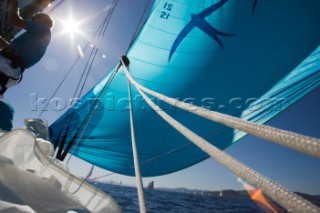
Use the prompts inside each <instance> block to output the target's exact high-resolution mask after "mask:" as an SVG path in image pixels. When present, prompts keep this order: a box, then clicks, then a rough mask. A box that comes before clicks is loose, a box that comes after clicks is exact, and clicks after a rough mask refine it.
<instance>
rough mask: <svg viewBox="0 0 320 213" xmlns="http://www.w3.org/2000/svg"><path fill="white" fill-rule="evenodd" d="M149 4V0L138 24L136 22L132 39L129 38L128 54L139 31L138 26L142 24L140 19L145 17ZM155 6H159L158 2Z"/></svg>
mask: <svg viewBox="0 0 320 213" xmlns="http://www.w3.org/2000/svg"><path fill="white" fill-rule="evenodd" d="M150 2H151V0H148V4H147V5H146V7H145V8H144V11H143V13H142V15H141V16H140V19H139V22H138V24H137V27H136V29H135V31H134V33H133V36H132V38H131V41H130V44H129V46H128V48H127V51H126V52H128V50H129V49H130V47H131V46H132V44H133V42H134V40H135V39H136V37H137V36H138V31H139V29H140V28H139V26H140V25H141V23H142V19H143V17H144V16H145V14H146V12H147V9H148V7H149V4H150ZM157 4H159V2H158V3H157ZM153 10H154V9H153ZM146 22H147V20H145V21H144V23H143V25H142V27H143V26H144V25H145V23H146Z"/></svg>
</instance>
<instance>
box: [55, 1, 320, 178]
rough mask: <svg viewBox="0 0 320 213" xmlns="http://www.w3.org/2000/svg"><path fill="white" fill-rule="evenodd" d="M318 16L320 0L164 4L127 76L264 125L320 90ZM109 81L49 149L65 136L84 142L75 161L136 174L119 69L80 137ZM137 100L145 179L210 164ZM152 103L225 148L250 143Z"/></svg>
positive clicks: (60, 123)
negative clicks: (93, 107)
mask: <svg viewBox="0 0 320 213" xmlns="http://www.w3.org/2000/svg"><path fill="white" fill-rule="evenodd" d="M319 11H320V1H319V0H308V1H302V0H281V1H278V0H243V1H239V0H201V1H199V0H157V1H155V3H154V6H153V9H152V11H151V13H150V16H149V18H148V20H147V22H146V24H145V26H144V27H143V29H142V31H141V32H140V34H139V36H138V37H137V39H136V40H135V42H134V44H133V45H132V47H131V48H130V50H129V52H128V54H127V56H128V58H129V59H130V62H131V63H130V71H131V74H132V75H133V76H134V78H135V79H136V80H137V81H138V82H139V83H140V84H142V85H143V86H145V87H147V88H149V89H152V90H155V91H157V92H159V93H163V94H165V95H167V96H170V97H174V98H177V99H179V100H182V101H185V102H192V103H194V104H196V105H198V106H202V107H205V108H208V109H210V110H216V111H220V112H223V113H227V114H230V115H233V116H237V117H242V118H243V119H246V120H249V121H254V122H257V123H265V122H266V121H268V120H269V119H271V118H273V117H274V116H275V115H277V114H278V113H279V112H281V111H282V110H284V109H285V108H286V107H288V106H290V105H291V104H292V103H294V102H295V101H296V100H298V99H299V98H301V97H302V96H304V95H305V94H306V93H308V92H309V91H311V90H312V89H314V88H315V87H316V86H318V85H319V84H320V81H319V79H320V73H319V70H320V56H319V55H320V49H318V50H316V49H317V47H318V46H319V44H320V27H319V24H320V13H319ZM308 56H309V57H308ZM307 57H308V58H307ZM306 58H307V59H306ZM305 59H306V60H305ZM304 60H305V61H304ZM303 61H304V62H303ZM302 62H303V63H302ZM298 65H299V66H298ZM110 75H111V74H109V75H107V76H106V77H105V78H104V79H102V80H101V81H100V82H99V83H98V84H97V85H96V86H95V87H94V88H92V89H91V90H90V91H89V92H88V93H87V94H86V95H85V96H84V97H83V98H82V100H81V101H80V102H79V103H78V104H77V105H76V106H74V107H73V108H72V109H70V110H69V111H67V112H66V113H65V114H64V115H63V116H61V117H60V118H59V119H58V120H57V121H56V122H54V123H53V124H52V125H51V129H52V132H53V134H52V141H57V137H58V135H60V136H61V137H62V135H64V134H65V132H67V129H68V134H67V142H66V144H65V146H67V144H68V143H69V142H70V140H71V139H72V138H73V137H74V136H76V138H79V137H80V136H81V140H80V141H79V144H78V146H77V147H76V149H75V151H74V154H75V155H76V156H78V157H80V158H82V159H84V160H86V161H88V162H90V163H92V164H95V165H97V166H99V167H102V168H105V169H108V170H111V171H114V172H117V173H121V174H125V175H134V169H133V157H132V148H131V139H130V125H129V111H128V92H127V79H126V77H125V74H124V72H123V71H122V70H120V71H119V73H118V74H117V75H116V76H115V78H114V79H113V81H112V82H111V84H110V86H109V87H108V90H107V93H106V95H104V96H103V98H102V101H101V102H100V104H99V106H98V107H97V109H96V111H95V113H94V114H93V115H92V119H91V121H90V123H89V125H88V126H87V128H86V130H85V132H84V133H83V134H81V135H80V134H78V135H76V133H77V132H78V130H79V128H80V126H81V123H83V121H84V120H85V119H86V117H87V116H88V112H89V111H90V108H91V106H92V104H93V102H94V99H95V98H97V97H99V94H100V93H101V91H102V90H103V88H104V86H105V85H106V83H107V82H108V80H109V78H110ZM133 97H134V100H133V104H134V121H135V131H136V140H137V148H138V153H139V160H140V163H142V165H141V173H142V175H143V176H155V175H163V174H167V173H171V172H175V171H178V170H181V169H183V168H186V167H188V166H191V165H194V164H196V163H198V162H200V161H202V160H204V159H206V158H207V157H208V156H207V155H206V154H205V153H203V152H202V151H201V150H199V149H198V148H197V147H195V146H194V145H192V144H191V143H189V141H188V140H187V139H186V138H184V137H183V136H181V135H180V134H179V133H177V132H176V131H175V130H174V129H173V128H172V127H171V126H169V125H168V124H167V123H166V122H164V121H163V120H162V119H161V118H160V117H159V116H158V115H157V114H156V113H155V112H154V111H152V110H151V109H150V108H149V107H148V106H147V104H146V103H145V101H144V100H143V99H142V98H141V96H140V95H139V94H138V92H137V91H136V90H135V89H134V88H133ZM154 101H155V102H156V103H158V104H159V105H160V107H162V108H163V109H164V110H166V112H167V113H169V114H170V115H171V116H173V117H174V118H175V119H177V120H178V121H180V122H181V123H182V124H184V125H185V126H187V127H188V128H190V129H191V130H193V131H194V132H196V133H197V134H199V135H200V136H202V137H204V138H205V139H207V140H208V141H210V142H211V143H212V144H214V145H216V146H217V147H219V148H221V149H225V148H227V147H228V146H230V145H232V144H233V143H234V142H235V141H237V140H239V139H241V138H242V137H243V136H244V135H245V134H244V133H243V132H239V131H236V130H233V129H231V128H227V127H224V126H222V125H219V124H217V123H214V122H210V121H207V120H205V119H203V118H199V117H196V116H195V115H193V114H191V113H190V112H185V111H182V110H180V109H177V108H175V107H172V106H168V105H166V104H165V103H163V102H162V101H160V100H157V99H154ZM191 110H192V109H191ZM89 116H90V115H89ZM67 127H68V128H67ZM59 133H60V134H59ZM75 144H76V143H75ZM75 144H74V146H75ZM71 151H72V149H71Z"/></svg>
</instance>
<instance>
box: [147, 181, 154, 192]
mask: <svg viewBox="0 0 320 213" xmlns="http://www.w3.org/2000/svg"><path fill="white" fill-rule="evenodd" d="M147 189H148V190H153V189H154V181H151V182H150V183H149V184H148V186H147Z"/></svg>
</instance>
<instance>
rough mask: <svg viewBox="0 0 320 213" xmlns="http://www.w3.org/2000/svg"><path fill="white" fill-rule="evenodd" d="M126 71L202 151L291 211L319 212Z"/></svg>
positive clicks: (154, 108)
mask: <svg viewBox="0 0 320 213" xmlns="http://www.w3.org/2000/svg"><path fill="white" fill-rule="evenodd" d="M124 71H125V73H126V74H127V77H128V79H130V81H131V82H132V83H133V84H134V85H135V86H136V89H137V90H138V92H139V93H140V94H141V96H142V97H143V98H144V99H145V101H146V102H147V103H148V104H149V106H150V107H151V108H152V109H153V110H154V111H155V112H156V113H158V115H159V116H160V117H161V118H163V119H164V120H165V121H166V122H167V123H168V124H170V125H171V126H172V127H173V128H175V129H176V130H177V131H178V132H180V133H181V134H182V135H183V136H184V137H186V138H187V139H189V140H190V141H192V142H193V143H194V144H195V145H196V146H198V147H199V148H200V149H201V150H202V151H204V152H205V153H207V154H208V155H210V156H211V157H212V158H213V159H215V160H217V161H218V162H219V163H221V164H222V165H224V166H226V167H227V168H228V169H230V170H231V171H232V172H233V173H234V174H236V175H238V176H239V177H241V178H242V179H244V180H245V181H247V182H248V183H251V184H252V185H253V186H255V187H256V188H261V189H262V190H263V192H265V194H266V195H267V196H269V197H270V198H271V199H273V200H274V201H276V202H277V203H279V204H280V205H281V206H283V207H284V208H286V209H287V210H289V211H293V212H318V211H319V210H320V208H319V207H317V206H316V205H314V204H312V203H311V202H309V201H307V200H305V199H304V198H302V197H301V196H299V195H297V194H295V193H293V192H291V191H289V190H288V189H286V188H285V187H283V186H281V185H280V184H278V183H277V182H275V181H273V180H271V179H270V178H267V177H265V176H264V175H262V174H261V173H259V172H257V171H255V170H253V169H252V168H250V167H248V166H247V165H245V164H243V163H242V162H240V161H238V160H237V159H235V158H233V157H232V156H230V155H228V154H227V153H225V152H224V151H222V150H220V149H218V148H217V147H216V146H214V145H212V144H210V143H209V142H208V141H206V140H205V139H203V138H201V137H200V136H198V135H197V134H195V133H194V132H192V131H191V130H190V129H188V128H187V127H185V126H184V125H182V124H181V123H180V122H178V121H177V120H175V119H174V118H173V117H171V116H170V115H168V114H167V113H165V111H164V110H163V109H161V108H160V107H159V106H158V105H156V104H155V103H154V102H153V101H152V100H151V99H150V98H149V97H148V96H147V95H146V94H145V93H144V92H143V91H142V90H141V88H140V86H139V84H137V83H136V82H134V81H132V80H133V79H132V77H131V76H130V73H129V71H128V68H127V67H126V66H124Z"/></svg>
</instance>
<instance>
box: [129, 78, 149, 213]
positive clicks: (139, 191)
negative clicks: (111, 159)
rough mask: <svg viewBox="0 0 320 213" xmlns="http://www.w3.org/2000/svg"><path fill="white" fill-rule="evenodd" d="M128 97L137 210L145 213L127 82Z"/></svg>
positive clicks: (130, 98) (130, 97)
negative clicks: (137, 200) (137, 202)
mask: <svg viewBox="0 0 320 213" xmlns="http://www.w3.org/2000/svg"><path fill="white" fill-rule="evenodd" d="M128 95H129V103H130V104H129V107H130V129H131V142H132V151H133V160H134V171H135V176H136V183H137V190H138V199H139V209H140V213H146V212H147V208H146V202H145V199H144V192H143V185H142V179H141V174H140V166H139V158H138V151H137V145H136V137H135V134H134V122H133V113H132V96H131V84H130V81H129V80H128Z"/></svg>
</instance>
